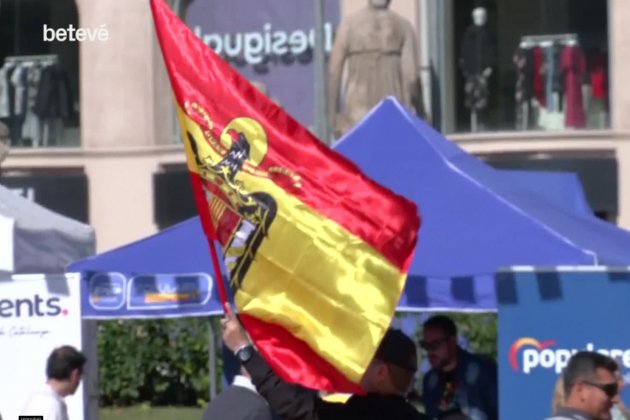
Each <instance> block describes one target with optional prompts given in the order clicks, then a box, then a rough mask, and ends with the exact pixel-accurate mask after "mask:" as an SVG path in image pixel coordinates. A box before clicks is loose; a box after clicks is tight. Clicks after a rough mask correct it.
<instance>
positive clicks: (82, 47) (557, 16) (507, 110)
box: [0, 0, 630, 252]
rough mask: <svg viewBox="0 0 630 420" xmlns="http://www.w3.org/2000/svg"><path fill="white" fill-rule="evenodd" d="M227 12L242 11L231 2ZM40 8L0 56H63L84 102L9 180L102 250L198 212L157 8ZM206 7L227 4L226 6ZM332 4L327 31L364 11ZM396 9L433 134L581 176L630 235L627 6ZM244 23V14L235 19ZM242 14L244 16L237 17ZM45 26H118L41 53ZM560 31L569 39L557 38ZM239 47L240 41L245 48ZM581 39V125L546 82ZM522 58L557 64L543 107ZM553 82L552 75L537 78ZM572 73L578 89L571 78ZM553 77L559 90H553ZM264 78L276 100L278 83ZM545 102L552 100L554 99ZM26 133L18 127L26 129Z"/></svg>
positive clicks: (70, 3) (565, 89)
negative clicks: (407, 29) (477, 96)
mask: <svg viewBox="0 0 630 420" xmlns="http://www.w3.org/2000/svg"><path fill="white" fill-rule="evenodd" d="M225 2H227V3H228V4H229V2H228V0H225ZM35 3H37V4H38V6H37V7H30V8H27V9H26V10H25V9H24V8H20V1H19V0H3V2H2V8H1V9H0V31H1V32H2V34H1V35H2V36H0V40H2V41H0V61H4V62H5V63H6V62H7V59H8V57H26V58H24V61H28V57H40V58H34V59H33V60H44V61H42V63H44V64H43V67H46V66H48V64H47V63H48V62H47V61H45V60H49V61H54V60H59V61H61V62H62V63H63V64H65V67H66V68H67V85H68V86H69V87H70V91H74V92H76V94H75V95H74V97H73V99H72V101H71V102H72V105H73V106H72V107H71V108H73V109H71V110H70V112H69V113H70V114H72V115H69V116H67V118H64V122H63V127H62V129H61V130H56V129H55V123H54V121H52V122H51V123H50V124H45V127H43V128H42V131H41V132H40V133H39V134H35V135H31V137H30V138H26V135H25V133H26V132H27V131H28V130H25V129H24V126H25V125H22V126H21V134H22V135H23V136H24V138H22V139H19V138H14V139H13V141H14V144H13V145H12V148H11V152H10V154H9V157H8V158H7V159H6V161H4V162H3V163H2V167H1V173H0V182H1V183H3V184H5V185H8V186H9V187H11V188H15V189H16V190H19V191H20V192H22V193H23V194H25V195H26V196H28V197H30V198H32V199H34V200H35V201H37V202H39V203H41V204H43V205H46V206H48V207H50V208H52V209H54V210H57V211H60V212H61V213H63V214H66V215H68V216H70V217H73V218H76V219H79V220H82V221H85V222H88V223H90V224H91V225H92V226H94V227H95V229H96V232H97V247H98V251H99V252H102V251H106V250H108V249H111V248H114V247H117V246H121V245H124V244H126V243H128V242H131V241H134V240H137V239H140V238H142V237H145V236H147V235H149V234H152V233H155V232H156V231H158V230H159V229H161V228H164V227H166V226H169V225H171V224H173V223H175V222H177V221H179V220H183V219H184V218H186V217H188V216H190V214H191V213H190V212H191V211H194V207H193V201H192V194H191V192H190V186H189V185H188V182H187V178H186V172H185V156H184V153H183V147H182V145H181V143H180V142H179V140H178V134H177V126H176V123H175V118H174V109H173V103H172V94H171V91H170V85H169V82H168V77H167V75H166V71H165V69H164V65H163V62H162V57H161V53H160V50H159V46H158V44H157V40H156V37H155V33H154V29H153V23H152V18H151V13H150V10H149V2H148V1H146V0H107V1H104V0H97V1H94V0H55V1H52V0H38V1H36V2H35ZM171 3H172V5H173V7H174V8H175V9H176V10H177V11H178V13H179V14H180V15H181V16H183V17H184V18H185V19H186V20H187V22H188V23H189V24H190V26H191V27H193V29H195V26H199V29H196V31H197V33H198V35H199V36H200V37H202V39H204V38H203V37H207V40H208V42H209V43H210V42H215V47H216V42H219V40H221V39H226V38H220V37H216V36H215V35H216V34H213V33H209V32H208V31H206V29H205V28H203V27H202V25H201V23H199V24H198V23H195V22H194V19H193V18H192V17H191V16H190V15H188V16H187V12H190V11H191V10H194V13H193V15H194V16H201V15H202V14H203V13H204V8H203V4H204V1H202V0H194V1H191V2H189V4H188V3H187V2H185V1H173V0H171ZM206 3H212V4H214V5H215V6H216V4H219V3H221V1H216V0H215V1H212V2H210V1H207V2H206ZM263 3H264V2H263ZM300 3H302V2H300ZM307 3H309V5H308V6H309V8H312V7H311V4H310V2H307ZM29 4H30V3H29ZM325 5H326V7H327V8H329V9H330V8H331V7H332V8H335V11H334V12H333V13H331V14H327V16H326V19H327V23H328V24H329V26H335V25H336V24H337V23H338V21H339V20H340V19H343V18H344V17H345V16H348V15H349V14H351V13H353V12H355V11H356V10H357V9H359V8H361V7H364V5H365V3H364V2H363V1H358V0H341V1H333V0H330V1H327V2H325ZM331 5H332V6H331ZM40 6H41V7H40ZM477 7H483V8H484V9H485V11H486V13H485V14H486V21H487V22H486V23H485V25H486V26H487V33H488V34H489V36H488V39H489V40H490V41H488V43H486V44H484V45H485V46H484V48H486V46H487V47H488V51H491V53H490V54H489V57H490V58H488V61H487V63H488V64H487V65H488V67H490V68H491V69H492V75H491V76H490V77H489V78H488V80H487V86H486V88H487V93H486V98H485V100H486V102H487V103H486V105H485V106H484V107H482V109H480V110H479V112H475V114H476V115H475V117H474V118H473V117H472V115H471V114H472V112H471V108H470V107H468V106H466V104H467V102H468V99H469V98H467V96H466V83H467V81H468V79H467V76H466V74H465V72H464V71H463V70H462V69H463V68H465V67H466V65H465V64H463V63H465V61H466V60H468V59H469V58H466V57H464V55H465V54H462V51H466V50H467V48H466V47H464V46H465V45H466V44H465V42H466V37H467V36H468V35H467V34H468V32H470V31H469V28H470V25H471V22H472V16H471V15H472V12H473V10H474V9H475V8H477ZM194 8H196V9H194ZM391 8H392V9H393V10H394V11H396V12H398V13H399V14H401V15H402V16H404V17H406V18H407V19H409V20H410V21H411V22H412V24H413V25H414V27H415V29H416V32H417V34H418V39H419V43H418V48H419V56H420V58H421V60H420V61H421V68H420V69H419V72H420V73H421V76H422V81H423V87H424V98H425V103H426V105H427V108H428V109H430V113H431V117H432V122H433V124H434V126H436V128H439V129H440V130H442V131H443V132H444V133H445V134H446V135H447V137H448V138H449V139H451V140H452V141H455V142H457V143H458V144H459V145H460V146H462V147H463V148H465V149H466V150H468V151H469V152H472V153H474V154H476V155H478V156H480V157H481V158H483V159H485V160H487V161H488V162H489V163H491V164H493V165H495V166H498V167H513V168H530V169H549V170H568V171H573V172H577V173H578V174H579V175H580V179H581V180H582V183H583V185H584V188H585V191H586V194H587V197H588V199H589V202H590V204H591V206H592V207H593V209H594V210H595V211H596V213H597V214H598V216H600V217H602V218H605V219H607V220H609V221H611V222H614V223H617V224H618V225H619V226H621V227H624V228H626V229H630V189H629V187H628V185H629V184H628V181H627V180H628V179H630V106H629V105H630V88H626V86H625V83H624V80H625V79H624V78H625V75H626V74H630V42H628V41H630V26H629V27H628V28H626V27H625V26H624V23H625V22H628V21H630V3H627V2H626V1H624V0H608V1H604V0H601V1H595V2H594V1H593V0H537V1H534V2H531V1H527V2H526V1H524V0H509V1H504V0H501V1H500V2H499V1H497V0H488V1H485V2H479V3H473V2H470V1H464V0H393V1H392V3H391ZM221 10H222V12H221V13H224V14H226V15H225V16H228V15H227V14H229V13H230V9H229V7H223V9H221ZM284 13H287V14H295V15H296V16H297V15H299V14H300V13H302V11H301V10H299V8H295V10H293V9H292V10H285V11H284ZM232 14H234V16H236V11H233V12H232ZM229 16H231V15H229ZM234 16H231V18H235V19H236V17H234ZM270 16H271V17H270ZM273 16H276V15H274V14H273V13H271V12H269V13H268V14H267V15H263V18H266V19H270V24H268V25H267V26H265V24H262V25H260V26H261V27H260V31H261V34H262V36H263V38H264V36H266V34H269V36H270V37H273V36H275V35H274V34H276V32H275V31H276V30H277V29H278V28H281V27H283V26H282V25H283V24H284V23H278V22H276V21H272V19H274V18H273ZM307 16H308V15H307ZM204 19H212V17H207V18H204ZM16 22H17V24H16ZM201 22H202V23H203V20H202V21H201ZM3 23H4V24H3ZM10 23H13V25H11V24H10ZM253 24H256V25H259V24H260V22H255V23H253ZM44 25H47V27H52V28H55V29H58V28H67V27H69V25H73V26H74V27H75V28H79V27H80V28H85V29H93V30H96V29H105V30H106V32H107V39H106V41H100V40H84V41H82V42H56V41H50V42H48V41H46V42H44V43H42V42H41V40H42V28H43V26H44ZM304 25H306V26H304V27H302V28H291V29H286V31H294V32H296V31H297V32H299V31H302V32H300V33H299V34H297V35H295V38H292V36H293V35H292V34H293V33H294V32H287V34H285V35H279V36H287V37H288V38H287V39H298V38H300V37H301V38H300V39H306V40H308V37H309V32H308V31H309V29H310V28H309V27H308V25H307V24H304ZM482 26H483V25H482ZM237 30H240V31H241V32H235V33H236V34H238V33H243V34H245V33H246V31H247V29H246V25H245V26H244V27H243V28H237ZM249 30H250V31H251V29H249ZM301 33H304V35H301ZM559 34H560V35H563V37H557V35H559ZM233 35H234V34H233ZM551 35H554V36H556V37H555V38H554V36H551ZM44 36H45V35H44ZM270 39H271V38H270ZM230 42H232V43H233V44H232V46H235V45H237V44H236V41H234V38H233V39H232V40H231V41H230ZM304 42H307V41H304ZM549 43H551V45H549ZM576 43H577V46H578V47H580V49H581V50H582V52H583V55H584V63H582V70H581V71H579V74H578V76H579V77H580V83H579V86H580V87H581V88H582V92H581V95H580V96H581V101H582V102H581V105H580V108H581V109H582V110H583V114H584V115H580V116H578V117H577V121H578V122H577V123H576V122H575V121H576V120H575V119H574V120H571V119H570V118H569V117H568V116H567V115H568V114H569V111H568V110H569V109H575V103H574V102H572V101H573V99H571V98H573V97H575V92H574V91H572V92H571V93H570V87H569V86H568V84H567V83H568V82H566V81H563V80H560V79H559V77H558V76H556V78H555V79H554V78H553V77H551V76H549V75H550V74H555V75H558V74H561V72H560V71H559V70H558V69H564V70H563V71H564V72H568V71H572V70H571V68H573V67H571V65H573V62H571V61H568V59H567V60H564V61H563V58H565V57H564V55H566V54H565V52H564V51H565V48H567V47H575V46H576ZM243 45H245V44H243ZM295 45H297V44H295ZM287 48H292V46H291V45H290V44H289V46H288V47H287ZM296 48H297V47H296ZM305 48H306V47H305ZM519 48H520V49H521V50H522V49H526V50H528V51H527V52H528V53H531V54H538V55H539V56H540V55H542V56H544V57H543V61H544V58H546V59H547V61H546V62H545V63H546V65H545V63H543V64H541V63H538V64H536V65H537V67H536V68H535V69H534V72H535V74H537V75H538V76H535V78H537V80H534V76H532V75H531V73H532V72H531V70H530V71H529V73H527V75H528V77H532V79H531V80H529V81H527V80H526V84H527V85H528V86H530V88H529V89H530V90H532V91H537V95H538V96H536V94H533V93H532V94H531V95H529V96H528V99H527V101H525V102H523V101H522V100H519V99H515V98H516V94H517V89H518V88H516V87H515V86H516V84H515V80H516V76H517V72H516V71H515V61H514V60H515V59H514V56H515V52H516V51H517V50H519ZM534 49H537V52H536V53H534V52H533V51H534ZM243 51H245V47H244V46H243ZM244 53H245V54H249V57H250V61H252V60H253V62H254V64H256V65H258V64H259V63H256V62H255V61H257V58H256V57H257V56H256V51H253V50H251V49H250V51H249V52H244ZM552 54H556V57H554V56H552ZM45 56H48V58H46V57H45ZM50 56H53V57H50ZM567 57H568V56H567ZM474 59H475V57H473V60H474ZM18 61H19V60H18ZM0 64H2V63H0ZM285 64H286V65H287V66H288V65H289V64H294V65H305V64H304V63H289V64H287V63H285ZM287 71H289V70H287ZM554 71H555V73H554ZM541 74H543V75H544V77H543V78H542V79H540V80H538V79H539V78H540V75H541ZM0 75H1V73H0ZM564 77H565V80H566V74H565V76H564ZM285 78H286V77H285ZM552 79H553V80H560V81H559V82H555V85H553V84H552V83H554V82H553V80H552ZM547 80H552V81H550V82H549V83H547ZM264 83H265V84H266V88H268V89H269V95H270V96H272V97H274V95H275V93H276V91H277V90H276V91H274V86H275V85H274V83H275V82H274V80H271V79H269V80H264ZM541 84H542V86H541ZM308 85H309V82H308V81H302V82H300V84H298V85H296V86H295V87H294V88H293V91H294V93H291V92H281V91H278V96H279V98H278V100H279V102H280V103H281V104H283V105H286V108H287V110H288V111H289V112H291V109H292V108H293V105H292V102H291V101H292V100H293V99H294V98H292V97H291V96H290V95H291V94H293V95H294V96H295V98H297V99H296V100H297V102H299V100H300V99H301V100H302V101H303V100H304V98H305V97H306V98H308V97H309V95H308V94H304V92H302V91H301V90H300V88H301V87H304V86H308ZM311 85H312V84H311ZM596 85H597V86H598V87H597V89H595V86H596ZM533 86H537V87H536V88H534V87H533ZM594 90H596V91H597V92H596V93H594ZM0 93H1V92H0ZM542 94H545V99H541V95H542ZM552 103H553V104H552ZM524 110H526V111H524ZM296 112H298V111H296ZM299 112H301V113H303V114H304V115H306V117H305V118H306V120H303V122H304V123H305V124H309V121H308V113H309V112H311V111H309V110H308V109H307V110H303V109H301V110H300V111H299ZM523 112H525V114H526V116H525V117H523ZM0 118H1V108H0ZM12 118H15V116H10V117H9V119H8V120H7V121H8V122H9V124H13V123H15V120H14V119H12ZM26 118H28V116H26ZM19 122H21V123H22V124H24V121H22V120H20V121H19ZM13 127H15V126H13ZM17 130H18V129H15V128H14V130H13V132H14V133H15V132H16V131H17ZM44 130H45V131H44ZM44 132H45V133H46V134H45V135H44V134H43V133H44Z"/></svg>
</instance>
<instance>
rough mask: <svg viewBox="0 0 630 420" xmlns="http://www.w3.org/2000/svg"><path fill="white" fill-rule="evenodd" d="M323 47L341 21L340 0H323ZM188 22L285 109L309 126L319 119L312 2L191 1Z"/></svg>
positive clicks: (193, 29) (326, 45)
mask: <svg viewBox="0 0 630 420" xmlns="http://www.w3.org/2000/svg"><path fill="white" fill-rule="evenodd" d="M323 4H324V28H323V29H324V49H325V50H326V51H327V52H330V50H331V49H332V45H333V39H334V31H335V29H336V28H337V25H338V24H339V0H324V1H323ZM186 24H187V25H188V27H189V28H190V29H191V30H192V31H193V32H194V33H195V34H196V35H197V36H198V37H199V38H200V39H201V40H202V41H203V42H204V43H205V44H206V45H208V46H209V47H210V48H212V49H214V51H215V52H216V53H218V54H219V55H220V56H222V57H223V58H224V59H225V60H227V61H228V62H230V64H231V65H232V66H233V67H234V68H235V69H236V70H238V71H239V72H240V73H241V74H242V75H243V76H244V77H246V78H247V79H248V80H250V81H251V82H256V85H257V86H259V87H261V88H262V90H263V91H264V92H265V93H266V94H267V95H268V96H269V97H270V98H271V99H273V100H274V101H276V102H277V103H278V104H279V105H280V106H281V107H282V108H284V110H286V111H287V112H288V113H289V114H291V116H293V117H294V118H295V119H296V120H298V121H299V122H300V123H301V124H302V125H304V126H306V127H309V126H310V125H311V124H312V122H313V120H314V98H315V88H314V86H315V78H314V66H313V46H314V45H315V30H314V27H315V17H314V8H313V6H312V3H311V2H301V1H295V0H257V1H251V0H205V1H200V0H198V1H194V2H191V3H190V6H189V7H188V10H187V11H186Z"/></svg>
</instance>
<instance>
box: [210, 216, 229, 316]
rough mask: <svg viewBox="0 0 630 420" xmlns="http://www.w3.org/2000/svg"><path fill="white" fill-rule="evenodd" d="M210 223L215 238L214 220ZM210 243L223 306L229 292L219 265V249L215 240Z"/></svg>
mask: <svg viewBox="0 0 630 420" xmlns="http://www.w3.org/2000/svg"><path fill="white" fill-rule="evenodd" d="M208 224H209V225H210V231H211V235H212V237H213V238H215V237H216V234H215V231H214V226H213V225H212V222H210V223H208ZM208 243H209V244H210V255H211V256H212V266H213V267H214V276H215V283H216V285H217V287H218V288H219V298H220V299H221V303H222V305H221V306H223V307H225V304H227V303H228V299H227V293H226V292H225V285H224V284H223V275H221V266H220V265H219V256H218V255H217V249H216V248H215V241H213V240H210V241H208Z"/></svg>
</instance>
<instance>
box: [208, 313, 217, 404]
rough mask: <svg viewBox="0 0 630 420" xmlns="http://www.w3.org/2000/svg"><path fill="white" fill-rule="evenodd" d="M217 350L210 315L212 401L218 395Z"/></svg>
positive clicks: (209, 340)
mask: <svg viewBox="0 0 630 420" xmlns="http://www.w3.org/2000/svg"><path fill="white" fill-rule="evenodd" d="M216 355H217V352H216V340H215V337H214V328H212V318H211V317H208V370H209V373H210V381H209V382H210V401H212V400H213V399H214V397H216V395H217V375H216V367H217V357H216Z"/></svg>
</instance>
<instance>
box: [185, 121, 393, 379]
mask: <svg viewBox="0 0 630 420" xmlns="http://www.w3.org/2000/svg"><path fill="white" fill-rule="evenodd" d="M179 117H180V126H181V127H182V131H183V135H184V137H183V138H184V143H185V145H186V146H185V147H186V154H187V156H188V165H189V166H188V167H189V170H191V171H193V172H195V173H198V170H197V166H196V163H195V160H194V155H193V154H192V151H191V150H190V146H189V145H188V141H187V136H186V131H188V132H190V133H191V134H192V135H193V136H194V138H195V139H196V140H197V141H196V143H197V149H198V152H199V154H200V155H201V156H207V155H212V154H213V152H212V150H211V149H210V147H209V146H208V144H207V143H206V142H205V141H204V140H203V135H202V132H201V129H200V128H199V126H198V125H197V124H196V123H195V122H194V121H192V120H190V119H189V118H188V117H187V116H186V115H185V114H184V113H182V112H181V110H180V112H179ZM214 161H215V162H216V161H217V160H214ZM236 179H237V180H238V181H240V182H242V183H243V185H246V186H247V191H248V192H266V193H268V194H270V195H271V196H272V197H274V199H275V200H276V202H277V204H278V209H277V214H276V217H275V219H274V221H273V223H272V224H271V227H270V229H269V232H268V235H267V237H266V238H265V240H263V242H262V244H261V246H260V247H259V248H258V252H257V254H256V257H255V259H254V261H253V263H252V265H251V266H250V268H249V271H248V273H247V275H246V276H245V279H244V281H243V283H242V285H241V288H240V290H239V291H238V293H237V294H236V296H235V300H236V305H237V307H238V308H239V309H240V310H241V311H243V312H244V313H247V314H249V315H251V316H254V317H256V318H259V319H261V320H264V321H266V322H271V323H275V324H278V325H281V326H283V327H284V328H285V329H287V330H288V331H290V332H291V333H292V334H293V335H294V336H296V337H298V338H299V339H301V340H303V341H305V342H306V343H307V344H308V345H309V346H310V347H311V348H312V349H313V350H314V351H316V352H317V353H318V354H319V355H320V356H321V357H322V358H323V359H325V360H326V361H328V362H329V363H330V364H331V365H333V366H334V367H335V368H336V369H338V370H339V371H340V372H342V373H343V374H344V375H345V376H346V377H348V378H349V379H350V380H353V381H355V382H358V381H359V379H360V377H361V375H362V374H363V372H364V371H365V368H366V367H367V365H368V364H369V362H370V360H371V359H372V356H373V353H374V351H375V348H376V344H377V342H378V340H379V338H380V337H382V335H383V334H384V331H385V330H386V329H387V328H388V326H389V323H390V320H391V317H392V316H393V313H394V310H395V309H396V304H397V302H398V297H399V296H400V293H401V291H402V288H403V286H404V278H405V276H404V275H403V274H401V273H400V271H399V270H398V269H397V268H396V267H394V266H393V265H392V264H390V263H389V262H388V261H387V260H386V259H385V258H384V257H383V256H382V255H381V254H379V253H378V252H377V251H376V250H374V249H373V248H372V247H370V246H369V245H368V244H366V243H365V242H364V241H363V240H361V238H359V237H358V236H356V235H353V234H351V233H350V232H349V231H347V230H346V229H344V228H343V227H342V226H340V225H339V224H338V223H336V222H334V221H333V220H331V219H328V218H326V217H324V216H323V215H321V214H320V213H318V212H316V211H314V210H313V209H312V208H311V207H309V206H307V205H305V204H304V203H302V202H301V201H300V200H298V199H297V198H296V197H295V196H292V195H290V194H288V193H287V192H286V191H285V190H283V189H282V188H280V187H278V186H277V185H276V184H275V183H274V182H272V181H271V180H269V179H267V178H263V177H256V176H252V175H250V174H247V173H245V172H240V173H239V174H238V175H237V177H236ZM333 330H334V331H335V333H334V334H333V333H331V331H333Z"/></svg>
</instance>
